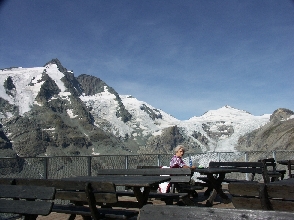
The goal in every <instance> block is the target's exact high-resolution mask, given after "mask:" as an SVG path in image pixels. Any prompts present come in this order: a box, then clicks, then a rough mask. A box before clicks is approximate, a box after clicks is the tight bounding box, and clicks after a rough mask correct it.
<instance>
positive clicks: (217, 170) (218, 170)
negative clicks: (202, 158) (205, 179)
mask: <svg viewBox="0 0 294 220" xmlns="http://www.w3.org/2000/svg"><path fill="white" fill-rule="evenodd" d="M193 171H194V172H198V173H201V174H220V173H231V172H238V171H239V170H238V169H237V168H225V167H224V168H223V167H211V168H209V167H208V168H195V169H193Z"/></svg>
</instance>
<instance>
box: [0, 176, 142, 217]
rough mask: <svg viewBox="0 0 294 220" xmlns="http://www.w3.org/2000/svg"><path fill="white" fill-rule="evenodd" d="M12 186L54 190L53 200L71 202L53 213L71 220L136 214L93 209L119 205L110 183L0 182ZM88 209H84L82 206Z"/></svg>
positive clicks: (21, 180) (55, 206)
mask: <svg viewBox="0 0 294 220" xmlns="http://www.w3.org/2000/svg"><path fill="white" fill-rule="evenodd" d="M9 182H13V183H14V184H15V185H25V186H46V187H48V186H50V187H55V189H56V194H55V199H59V200H62V201H70V203H69V204H63V203H65V202H61V203H62V204H57V203H55V204H54V205H53V207H52V212H57V213H66V214H70V215H71V217H70V218H71V219H74V218H75V216H76V215H82V216H83V217H84V218H87V217H92V218H93V219H100V218H102V217H107V218H115V219H117V218H129V217H133V216H135V215H137V214H138V212H137V211H132V210H125V209H110V208H97V207H96V205H97V204H99V203H102V204H104V203H105V204H106V203H107V204H108V206H109V204H115V203H117V202H118V198H117V194H116V188H115V185H114V184H113V183H109V182H88V181H69V180H62V179H25V178H16V179H0V184H7V183H9ZM84 205H87V206H84Z"/></svg>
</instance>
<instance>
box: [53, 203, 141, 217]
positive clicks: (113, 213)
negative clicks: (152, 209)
mask: <svg viewBox="0 0 294 220" xmlns="http://www.w3.org/2000/svg"><path fill="white" fill-rule="evenodd" d="M52 211H53V212H57V213H65V214H76V215H83V216H90V215H91V212H90V208H89V207H86V206H74V205H54V207H53V209H52ZM99 213H100V214H101V215H102V216H105V217H106V218H114V219H119V218H122V219H124V218H130V217H132V216H136V215H137V214H138V213H139V212H138V211H133V210H125V209H123V210H121V209H105V208H99Z"/></svg>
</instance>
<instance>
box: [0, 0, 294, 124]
mask: <svg viewBox="0 0 294 220" xmlns="http://www.w3.org/2000/svg"><path fill="white" fill-rule="evenodd" d="M0 7H1V8H0V30H1V31H0V68H6V67H11V66H22V67H36V66H43V65H44V64H45V63H46V62H48V61H50V60H51V59H53V58H58V59H59V60H60V61H61V63H62V64H63V66H64V67H66V68H67V69H69V70H73V71H74V74H75V76H78V75H80V74H89V75H94V76H97V77H99V78H100V79H102V80H103V81H104V82H106V83H107V84H108V85H109V86H111V87H113V88H114V89H115V90H116V91H117V92H118V93H119V94H122V95H132V96H134V97H136V98H137V99H139V100H141V101H145V102H147V103H148V104H151V105H152V106H153V107H155V108H159V109H162V110H163V111H165V112H167V113H169V114H171V115H173V116H174V117H176V118H178V119H180V120H186V119H189V118H191V117H193V116H200V115H202V114H204V113H205V112H206V111H208V110H214V109H218V108H220V107H222V106H224V105H230V106H232V107H234V108H237V109H242V110H245V111H248V112H250V113H251V114H253V115H262V114H271V113H272V112H273V111H274V110H276V109H277V108H288V109H290V110H293V111H294V101H293V98H294V86H293V85H294V1H293V0H246V1H244V0H222V1H219V0H183V1H177V0H164V1H163V0H148V1H147V0H104V1H102V0H87V1H85V0H63V1H60V0H42V1H39V0H22V1H19V0H8V1H4V2H2V4H0Z"/></svg>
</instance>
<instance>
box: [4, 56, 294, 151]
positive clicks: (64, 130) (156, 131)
mask: <svg viewBox="0 0 294 220" xmlns="http://www.w3.org/2000/svg"><path fill="white" fill-rule="evenodd" d="M0 79H1V82H3V83H2V85H0V119H1V129H0V155H1V156H15V155H20V156H37V155H96V154H136V153H171V152H172V150H173V148H174V147H175V146H176V145H178V144H184V145H185V146H186V147H187V150H188V152H205V151H235V150H236V147H237V145H238V143H239V145H238V148H237V149H238V150H240V149H251V148H252V145H251V144H250V143H251V141H250V140H251V138H252V137H256V135H253V133H250V132H253V131H254V132H255V134H257V131H259V130H261V129H263V128H264V127H267V126H269V124H272V123H277V124H279V123H283V122H284V121H285V123H288V124H289V128H288V130H287V131H288V132H286V133H285V136H288V135H289V134H290V133H291V132H290V131H291V129H290V127H291V126H292V128H293V120H292V119H291V117H293V116H292V115H293V112H291V111H290V110H285V111H288V113H287V114H286V115H285V116H284V118H283V119H282V120H281V118H279V117H280V116H279V117H277V115H280V114H276V112H274V114H273V115H272V116H271V115H270V114H266V115H263V116H253V115H251V114H250V113H248V112H245V111H242V110H238V109H235V108H232V107H230V106H224V107H222V108H220V109H217V110H210V111H208V112H206V113H205V114H204V115H202V116H200V117H192V118H191V119H189V120H185V121H180V120H178V119H176V118H174V117H172V116H171V115H169V114H168V113H166V112H164V111H162V110H160V109H156V108H154V107H153V106H151V105H149V104H148V103H146V102H143V101H139V100H137V99H136V98H135V97H132V96H131V95H120V94H118V93H117V92H116V91H115V90H114V89H113V88H111V87H109V86H108V85H107V84H106V83H105V82H103V81H102V80H101V79H99V78H97V77H94V76H91V75H80V76H78V77H75V76H74V74H73V72H72V71H68V70H67V69H66V68H65V67H63V66H62V64H61V63H60V61H59V60H58V59H53V60H51V61H50V62H48V63H46V64H45V65H44V67H34V68H5V69H2V70H0ZM277 111H278V110H277ZM288 118H290V119H289V120H288ZM291 121H292V123H291ZM256 129H258V130H257V131H255V130H256ZM249 133H250V134H251V135H249ZM292 133H293V132H292ZM258 134H259V133H258ZM244 135H245V136H244ZM246 135H249V136H246ZM241 136H242V138H243V139H241V140H240V141H239V142H238V140H239V137H241ZM257 136H258V135H257ZM270 136H272V135H270ZM261 139H262V138H261ZM242 140H243V141H242ZM269 144H270V142H269ZM283 144H284V142H283ZM278 145H279V144H278V143H277V144H276V145H275V146H277V147H278ZM244 146H246V147H244ZM269 146H271V145H269ZM283 146H284V145H283ZM287 146H288V148H289V149H290V148H293V147H294V146H293V142H289V144H288V145H287ZM252 149H253V148H252Z"/></svg>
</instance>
